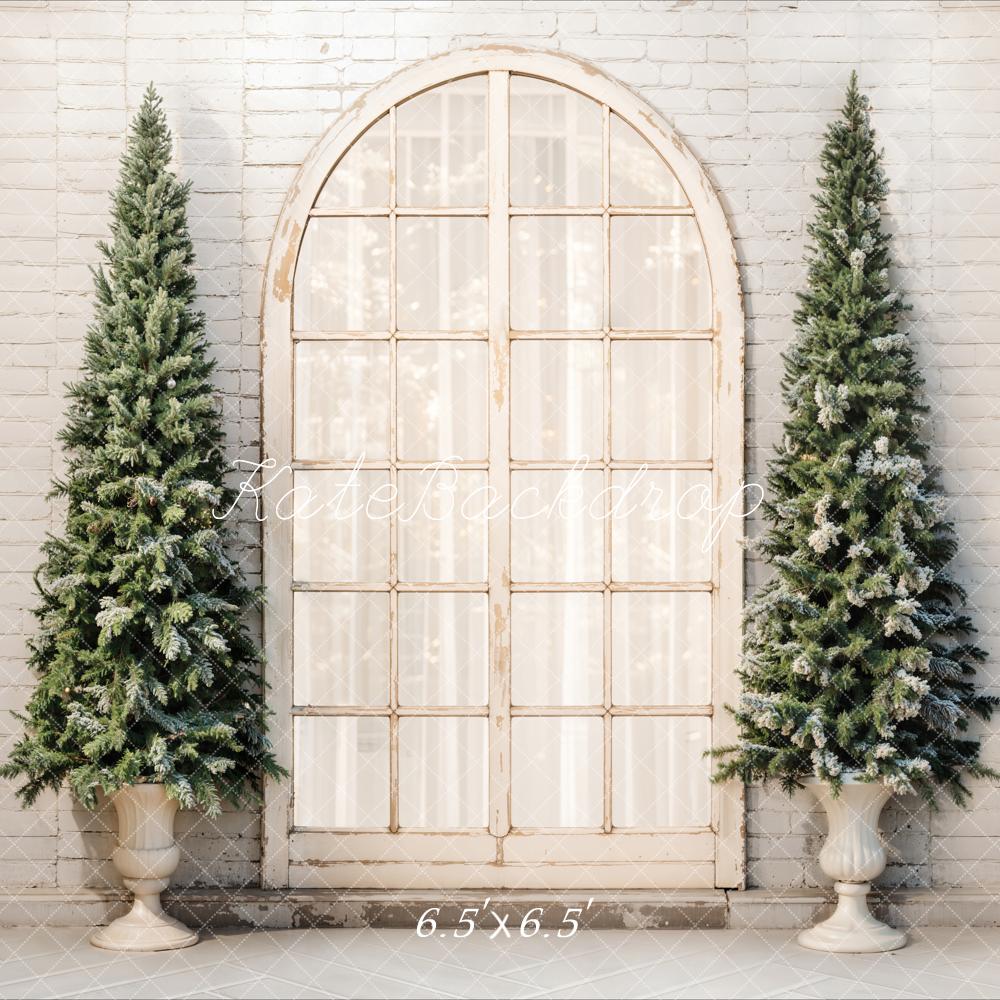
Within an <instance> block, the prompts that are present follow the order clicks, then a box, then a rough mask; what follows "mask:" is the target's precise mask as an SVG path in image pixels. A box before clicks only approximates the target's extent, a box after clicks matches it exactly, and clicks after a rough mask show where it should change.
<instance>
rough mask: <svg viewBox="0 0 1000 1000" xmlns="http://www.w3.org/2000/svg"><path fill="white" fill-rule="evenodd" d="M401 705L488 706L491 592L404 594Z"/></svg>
mask: <svg viewBox="0 0 1000 1000" xmlns="http://www.w3.org/2000/svg"><path fill="white" fill-rule="evenodd" d="M397 600H398V602H399V604H398V614H399V703H400V705H424V706H434V705H485V704H486V703H487V701H488V694H487V690H488V683H487V671H488V669H489V647H488V638H487V630H486V595H485V594H400V595H399V597H398V599H397Z"/></svg>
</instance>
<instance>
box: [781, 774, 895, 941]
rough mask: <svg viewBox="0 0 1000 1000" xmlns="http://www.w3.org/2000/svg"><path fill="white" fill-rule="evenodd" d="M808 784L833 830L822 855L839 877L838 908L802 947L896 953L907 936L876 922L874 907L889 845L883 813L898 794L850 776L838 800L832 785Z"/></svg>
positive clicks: (822, 861)
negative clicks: (881, 825) (872, 895)
mask: <svg viewBox="0 0 1000 1000" xmlns="http://www.w3.org/2000/svg"><path fill="white" fill-rule="evenodd" d="M804 784H805V785H806V787H807V788H808V789H809V791H810V792H812V794H813V795H814V796H815V797H816V799H817V800H818V801H819V802H820V803H821V804H822V806H823V808H824V809H825V810H826V815H827V820H828V821H829V832H828V833H827V837H826V843H825V844H824V845H823V849H822V850H821V851H820V852H819V864H820V867H821V868H822V869H823V871H824V872H825V873H826V874H827V875H829V876H830V878H832V879H835V882H834V889H835V890H836V892H837V909H836V910H835V911H834V913H833V916H831V917H830V918H829V919H828V920H824V921H823V922H822V923H820V924H817V925H816V926H815V927H810V928H809V929H808V930H804V931H802V933H801V934H800V935H799V944H801V945H802V946H803V947H806V948H813V949H815V950H816V951H836V952H851V953H860V952H878V951H894V950H895V949H896V948H902V947H903V945H905V944H906V934H905V932H903V931H899V930H896V929H895V928H894V927H890V926H889V925H888V924H884V923H882V921H881V920H876V919H875V917H873V916H872V914H871V911H870V910H869V909H868V893H869V891H870V890H871V887H872V885H871V880H872V879H873V878H875V877H876V876H878V875H880V874H881V873H882V872H883V871H884V870H885V862H886V854H885V847H884V846H883V844H882V839H881V837H880V836H879V832H878V820H879V815H880V814H881V812H882V807H883V806H884V805H885V803H886V802H887V801H888V799H889V796H890V795H891V794H892V791H891V789H890V788H889V787H888V786H887V785H885V784H883V783H882V782H870V781H869V782H866V781H859V780H858V779H857V777H856V776H854V775H845V776H844V778H843V784H842V785H841V788H840V792H839V794H838V795H837V796H834V795H833V793H832V791H831V789H830V786H829V784H827V782H825V781H820V780H819V779H817V778H808V779H806V780H805V782H804Z"/></svg>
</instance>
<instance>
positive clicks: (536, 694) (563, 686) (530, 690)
mask: <svg viewBox="0 0 1000 1000" xmlns="http://www.w3.org/2000/svg"><path fill="white" fill-rule="evenodd" d="M510 620H511V670H512V676H511V700H512V702H513V704H515V705H601V704H603V702H604V595H603V594H513V595H512V596H511V619H510Z"/></svg>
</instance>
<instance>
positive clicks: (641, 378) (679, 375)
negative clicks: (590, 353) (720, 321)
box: [611, 340, 714, 460]
mask: <svg viewBox="0 0 1000 1000" xmlns="http://www.w3.org/2000/svg"><path fill="white" fill-rule="evenodd" d="M713 386H714V383H713V381H712V345H711V343H710V342H708V341H707V340H678V341H673V342H671V341H663V340H660V341H656V340H633V341H621V340H619V341H615V342H614V343H613V344H612V345H611V457H612V458H616V459H633V460H635V459H659V460H669V459H686V460H692V459H708V458H711V457H712V393H713Z"/></svg>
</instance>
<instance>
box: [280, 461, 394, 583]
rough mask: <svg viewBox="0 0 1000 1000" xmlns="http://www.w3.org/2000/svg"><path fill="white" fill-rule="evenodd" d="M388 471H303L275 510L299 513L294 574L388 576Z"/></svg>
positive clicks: (306, 579) (314, 578)
mask: <svg viewBox="0 0 1000 1000" xmlns="http://www.w3.org/2000/svg"><path fill="white" fill-rule="evenodd" d="M391 500H392V495H391V492H390V484H389V473H388V472H381V471H372V470H361V471H357V472H352V471H350V470H348V471H343V472H340V471H337V472H333V471H319V470H315V471H313V470H309V471H298V472H296V473H295V488H294V490H292V492H291V493H290V494H289V495H288V496H287V497H283V498H282V499H281V501H279V503H278V507H277V509H276V511H275V515H276V516H278V517H290V518H291V517H294V521H295V528H294V532H293V534H294V544H293V558H292V565H293V570H292V572H293V575H294V577H295V579H296V580H298V581H301V582H303V583H355V582H357V583H362V582H364V583H385V582H386V581H387V580H388V579H389V516H388V515H389V512H390V510H391V507H392V504H391Z"/></svg>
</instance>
